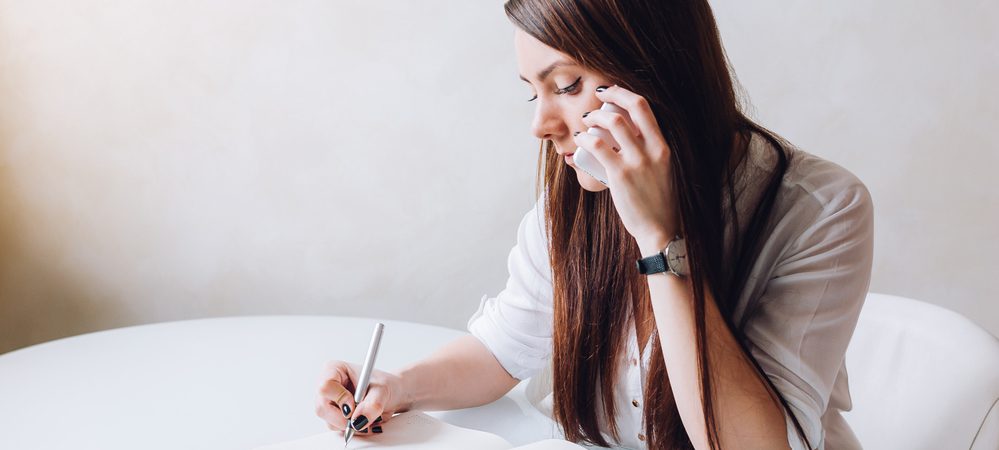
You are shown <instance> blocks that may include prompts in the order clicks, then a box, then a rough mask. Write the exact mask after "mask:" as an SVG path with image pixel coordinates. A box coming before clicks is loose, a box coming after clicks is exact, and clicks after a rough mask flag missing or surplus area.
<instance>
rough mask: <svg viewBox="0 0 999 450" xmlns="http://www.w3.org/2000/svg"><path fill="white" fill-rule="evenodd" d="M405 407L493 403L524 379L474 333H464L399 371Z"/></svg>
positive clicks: (425, 408) (437, 408) (427, 408)
mask: <svg viewBox="0 0 999 450" xmlns="http://www.w3.org/2000/svg"><path fill="white" fill-rule="evenodd" d="M399 377H400V378H401V379H402V384H403V389H402V395H404V396H406V398H405V399H404V400H403V402H402V403H403V405H404V406H403V408H402V409H400V410H399V411H400V412H401V411H407V410H410V409H417V410H423V411H440V410H450V409H460V408H470V407H473V406H480V405H484V404H487V403H491V402H493V401H495V400H497V399H499V398H500V397H502V396H504V395H506V393H507V392H509V391H510V389H512V388H513V387H514V386H516V385H517V383H519V382H520V380H518V379H516V378H514V377H512V376H510V374H509V373H507V371H506V369H504V368H503V366H501V365H500V363H499V361H497V360H496V358H495V357H494V356H493V354H492V352H490V351H489V349H488V348H486V346H485V345H483V344H482V342H480V341H479V340H478V338H476V337H475V336H472V335H467V336H462V337H460V338H458V339H455V340H454V341H452V342H450V343H448V344H447V345H445V346H444V347H441V348H440V349H439V350H437V351H436V352H435V353H434V354H433V355H431V356H429V357H428V358H426V359H424V360H421V361H418V362H416V363H414V364H412V365H410V366H407V367H406V368H404V369H402V370H401V371H400V372H399Z"/></svg>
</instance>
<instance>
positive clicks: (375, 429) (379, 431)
mask: <svg viewBox="0 0 999 450" xmlns="http://www.w3.org/2000/svg"><path fill="white" fill-rule="evenodd" d="M371 431H374V432H375V433H381V432H382V427H371Z"/></svg>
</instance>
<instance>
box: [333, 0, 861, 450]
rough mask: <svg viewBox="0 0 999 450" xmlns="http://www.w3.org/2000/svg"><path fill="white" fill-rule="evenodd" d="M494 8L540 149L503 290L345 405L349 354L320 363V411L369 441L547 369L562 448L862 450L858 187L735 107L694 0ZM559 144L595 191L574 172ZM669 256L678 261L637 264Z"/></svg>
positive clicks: (535, 1)
mask: <svg viewBox="0 0 999 450" xmlns="http://www.w3.org/2000/svg"><path fill="white" fill-rule="evenodd" d="M505 10H506V13H507V16H508V17H509V18H510V19H511V21H512V22H513V23H514V24H515V25H516V29H515V33H514V44H515V47H516V51H517V60H518V66H519V68H520V71H521V74H522V75H521V78H523V79H524V80H525V81H526V82H527V83H528V84H529V85H530V86H531V87H532V88H533V89H532V90H533V91H534V92H536V95H535V96H534V97H533V98H531V100H530V101H534V102H537V103H536V105H537V109H536V113H535V114H536V115H535V118H534V122H533V125H532V128H533V130H532V131H533V132H534V134H535V135H536V136H537V137H538V138H540V139H541V140H542V148H541V155H540V160H539V179H540V180H539V181H540V184H541V186H540V187H541V190H542V192H541V194H540V195H539V199H538V203H537V204H536V206H535V208H534V209H533V210H532V211H530V212H528V214H527V215H525V216H524V218H523V220H522V221H521V223H520V227H519V230H518V235H517V244H516V246H515V247H514V248H513V250H512V251H511V253H510V257H509V270H510V278H509V281H508V282H507V285H506V289H504V290H503V291H502V292H501V293H500V294H499V295H498V296H497V297H496V298H484V299H483V301H482V302H481V304H480V307H479V310H478V311H476V313H475V314H474V315H473V316H472V318H471V320H470V321H469V325H468V326H469V331H470V332H471V336H466V337H464V338H462V339H459V340H457V341H455V342H453V343H451V344H449V345H447V346H445V347H444V348H442V349H440V350H439V351H438V352H437V353H435V354H434V355H433V356H432V357H430V358H428V359H426V360H424V361H420V362H418V363H415V364H413V365H411V366H409V367H407V368H405V369H404V370H401V371H399V373H395V374H393V373H386V372H377V373H376V374H375V375H373V376H372V378H371V384H370V385H371V387H370V390H369V391H368V393H367V397H366V399H365V400H364V401H363V402H362V403H361V404H360V405H354V404H353V401H352V396H353V394H352V389H353V386H354V384H355V382H356V377H357V374H358V372H359V370H358V369H359V368H358V366H357V365H356V364H350V363H346V362H342V361H334V362H331V363H330V364H328V367H327V373H326V374H325V375H324V379H323V383H322V386H321V388H320V398H319V405H318V408H317V414H318V415H319V416H320V417H322V418H323V419H324V420H325V421H326V422H327V423H328V424H329V427H330V428H332V429H336V430H343V429H345V427H346V426H348V425H350V426H353V427H354V428H355V429H357V430H359V431H360V433H359V434H356V435H357V436H364V435H365V434H367V433H379V432H382V431H383V430H382V427H381V425H382V424H383V423H387V422H388V421H389V418H390V417H391V415H392V414H393V413H397V412H401V411H406V410H409V409H421V410H442V409H456V408H465V407H471V406H476V405H481V404H485V403H489V402H492V401H493V400H496V399H497V398H499V397H501V396H502V395H504V394H505V393H506V392H508V391H509V390H510V389H511V388H512V387H513V386H514V385H515V384H516V383H518V381H519V380H522V379H525V378H528V377H530V376H533V375H536V374H538V373H539V371H540V370H542V369H544V368H546V367H547V366H548V365H549V364H550V365H551V370H552V371H553V373H554V378H555V380H557V382H556V383H554V392H553V418H554V419H555V420H556V421H557V422H558V423H559V424H560V427H561V429H562V431H563V432H564V435H565V437H566V438H567V439H568V440H571V441H576V442H581V443H589V444H594V445H600V446H623V447H628V448H646V447H647V448H655V449H660V448H765V449H772V448H787V447H791V448H795V449H798V448H837V449H839V448H859V447H860V446H859V443H858V442H857V440H856V438H855V437H854V435H853V433H852V432H851V431H850V428H849V426H848V425H847V424H846V422H845V421H844V420H843V418H842V416H841V415H840V411H843V410H849V409H850V407H851V405H850V396H849V390H848V386H847V379H846V372H845V365H844V354H845V352H846V348H847V344H848V343H849V340H850V337H851V335H852V333H853V329H854V327H855V325H856V321H857V317H858V315H859V312H860V309H861V306H862V304H863V300H864V298H865V296H866V293H867V288H868V285H869V280H870V272H871V260H872V253H873V242H872V236H873V219H872V217H873V205H872V202H871V198H870V195H869V193H868V191H867V189H866V187H865V186H864V185H863V183H862V182H861V181H860V180H858V179H857V178H856V177H855V176H853V175H852V174H851V173H850V172H849V171H847V170H845V169H843V168H842V167H840V166H837V165H835V164H833V163H831V162H828V161H825V160H822V159H820V158H818V157H816V156H814V155H811V154H808V153H806V152H804V151H802V150H799V149H796V148H794V147H793V146H791V145H790V144H789V143H787V142H786V141H784V140H782V139H780V138H779V137H777V136H776V135H774V134H773V133H771V132H769V131H768V130H766V129H764V128H762V127H761V126H759V125H757V124H755V123H754V122H753V121H751V120H750V119H748V118H747V117H746V116H745V115H744V114H743V113H741V112H740V108H739V104H738V101H737V98H736V95H735V91H734V89H733V81H732V79H731V77H730V75H729V70H728V66H727V64H726V58H725V55H724V52H723V50H722V46H721V43H720V39H719V36H718V31H717V28H716V25H715V22H714V19H713V17H712V12H711V10H710V8H709V6H708V4H707V2H706V1H693V0H692V1H683V2H680V1H662V0H646V1H638V0H634V1H623V0H622V1H608V0H605V1H598V0H587V1H575V2H571V1H547V0H510V1H508V2H507V3H506V4H505ZM605 102H607V103H612V104H615V105H617V106H619V107H620V108H622V109H624V111H625V113H623V114H622V113H616V112H612V111H607V110H601V109H599V108H600V106H601V104H602V103H605ZM590 127H597V128H602V129H604V130H607V131H609V132H610V133H611V135H612V138H613V139H604V138H600V137H598V136H596V134H598V133H596V132H595V133H588V132H585V131H586V130H588V129H589V128H590ZM577 147H581V148H584V149H586V150H587V151H589V152H591V153H592V155H593V156H594V157H596V159H597V160H598V161H599V162H600V163H601V164H602V165H603V166H604V167H605V168H606V171H607V176H608V180H607V185H606V186H605V185H604V184H603V183H601V182H599V181H597V180H596V179H594V178H592V177H591V176H590V175H588V174H587V173H586V172H584V171H582V170H578V167H576V164H575V162H574V160H573V158H572V157H570V154H572V153H573V152H574V149H576V148H577ZM667 245H669V246H674V245H675V247H672V248H671V249H667V250H665V251H664V247H667ZM684 247H685V248H686V264H685V265H684V264H674V265H673V266H672V269H671V270H666V271H662V269H663V267H658V268H653V269H651V270H650V269H649V267H650V266H649V264H652V266H653V267H654V266H655V264H656V263H657V262H658V264H663V262H664V261H663V258H662V256H661V253H660V252H663V253H667V254H669V253H671V252H672V251H673V250H677V249H680V250H681V251H682V250H683V248H684ZM646 258H648V259H646ZM638 260H643V262H642V264H641V267H642V270H641V271H640V270H639V269H638V268H636V261H638ZM675 262H678V263H682V262H683V261H682V260H677V261H675ZM667 265H669V264H667ZM369 418H376V419H375V420H374V422H375V423H371V424H369ZM348 420H349V422H348ZM385 430H386V431H387V432H390V431H391V427H390V426H386V427H385Z"/></svg>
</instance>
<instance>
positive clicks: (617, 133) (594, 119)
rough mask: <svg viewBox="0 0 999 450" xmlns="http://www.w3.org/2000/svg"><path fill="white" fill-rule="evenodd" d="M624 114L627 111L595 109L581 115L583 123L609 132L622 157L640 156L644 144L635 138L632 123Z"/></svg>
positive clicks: (643, 149)
mask: <svg viewBox="0 0 999 450" xmlns="http://www.w3.org/2000/svg"><path fill="white" fill-rule="evenodd" d="M625 114H627V113H624V114H619V113H617V112H613V111H607V110H603V109H597V110H593V111H590V112H589V113H587V115H586V116H585V117H583V124H585V125H586V126H589V127H598V128H599V129H602V130H606V132H608V133H610V135H611V138H612V139H613V141H615V142H616V143H617V144H618V145H619V146H620V147H618V151H620V152H621V156H622V157H624V158H633V157H635V156H642V155H643V152H644V151H645V150H646V149H645V144H644V142H642V140H640V139H638V138H636V136H635V134H634V132H633V131H632V127H633V125H632V123H631V119H629V118H628V117H627V116H626V115H625ZM609 145H611V149H612V150H613V143H610V144H609Z"/></svg>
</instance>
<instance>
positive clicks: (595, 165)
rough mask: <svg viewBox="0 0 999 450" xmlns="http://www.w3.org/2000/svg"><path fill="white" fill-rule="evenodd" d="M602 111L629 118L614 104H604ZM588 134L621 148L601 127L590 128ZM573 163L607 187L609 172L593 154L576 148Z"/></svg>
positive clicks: (625, 112) (581, 148)
mask: <svg viewBox="0 0 999 450" xmlns="http://www.w3.org/2000/svg"><path fill="white" fill-rule="evenodd" d="M600 109H602V110H604V111H611V112H616V113H618V114H621V115H623V116H625V117H629V116H628V112H627V111H625V110H624V109H622V108H621V107H619V106H617V105H615V104H613V103H604V104H603V105H602V106H601V107H600ZM586 132H587V133H589V134H592V135H594V136H599V137H601V138H602V139H603V140H605V141H607V142H608V143H609V144H610V145H611V146H613V147H617V148H621V146H620V145H619V144H618V143H617V141H615V140H614V136H613V135H611V133H610V131H607V130H605V129H603V128H599V127H590V128H589V129H588V130H586ZM572 162H573V163H575V164H576V167H578V168H580V169H582V170H583V172H586V173H587V174H589V175H590V176H591V177H593V178H595V179H596V180H597V181H599V182H601V183H603V184H604V185H607V170H606V169H604V166H603V165H602V164H600V161H598V160H597V158H596V157H594V156H593V154H592V153H590V152H588V151H587V150H586V149H584V148H583V147H576V152H575V153H573V154H572Z"/></svg>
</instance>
